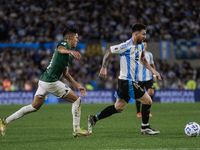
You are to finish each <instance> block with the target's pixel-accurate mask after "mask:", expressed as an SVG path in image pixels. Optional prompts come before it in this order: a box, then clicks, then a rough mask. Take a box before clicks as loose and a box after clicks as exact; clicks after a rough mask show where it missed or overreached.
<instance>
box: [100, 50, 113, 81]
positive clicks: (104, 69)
mask: <svg viewBox="0 0 200 150" xmlns="http://www.w3.org/2000/svg"><path fill="white" fill-rule="evenodd" d="M111 54H112V53H111V50H110V49H108V50H107V51H106V53H105V55H104V57H103V63H102V67H101V70H100V73H99V77H101V78H107V66H108V61H109V59H110V56H111Z"/></svg>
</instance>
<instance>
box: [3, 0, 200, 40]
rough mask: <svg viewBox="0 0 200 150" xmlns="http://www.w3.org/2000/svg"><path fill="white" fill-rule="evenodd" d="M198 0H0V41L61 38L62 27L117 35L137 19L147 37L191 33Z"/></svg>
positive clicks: (86, 34)
mask: <svg viewBox="0 0 200 150" xmlns="http://www.w3.org/2000/svg"><path fill="white" fill-rule="evenodd" d="M199 6H200V1H199V0H143V1H134V0H132V1H129V0H90V1H89V0H66V1H63V0H56V1H54V0H42V1H39V0H26V1H22V0H1V1H0V35H1V36H0V41H3V42H13V43H15V42H38V43H40V42H52V41H61V40H62V31H63V29H64V27H66V26H70V27H74V28H77V29H79V30H80V40H81V41H82V42H89V41H91V42H93V41H98V40H104V41H106V42H113V41H123V40H126V39H128V38H129V37H130V36H131V28H130V27H131V26H132V25H133V24H135V23H137V22H139V23H143V24H145V25H146V26H147V29H148V31H147V39H149V40H160V39H162V40H176V39H193V38H198V37H199V35H200V15H199V14H200V7H199Z"/></svg>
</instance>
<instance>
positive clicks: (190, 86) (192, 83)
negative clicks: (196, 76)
mask: <svg viewBox="0 0 200 150" xmlns="http://www.w3.org/2000/svg"><path fill="white" fill-rule="evenodd" d="M186 86H187V89H188V90H196V82H195V81H194V80H193V79H192V77H191V76H190V75H187V83H186Z"/></svg>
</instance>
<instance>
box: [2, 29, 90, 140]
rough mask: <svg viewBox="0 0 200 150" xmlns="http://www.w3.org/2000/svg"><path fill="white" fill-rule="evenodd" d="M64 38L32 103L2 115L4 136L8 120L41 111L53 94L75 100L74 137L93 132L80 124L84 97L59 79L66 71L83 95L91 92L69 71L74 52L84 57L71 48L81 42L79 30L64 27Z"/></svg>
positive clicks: (9, 121)
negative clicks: (82, 127)
mask: <svg viewBox="0 0 200 150" xmlns="http://www.w3.org/2000/svg"><path fill="white" fill-rule="evenodd" d="M63 38H64V41H63V42H61V44H59V45H58V46H57V48H56V49H55V52H54V54H53V57H52V59H51V62H50V63H49V66H48V67H47V69H46V71H45V72H44V73H43V74H42V75H41V77H40V80H39V83H38V89H37V91H36V93H35V97H34V100H33V102H32V104H30V105H27V106H24V107H22V108H21V109H20V110H18V111H17V112H15V113H14V114H12V115H11V116H9V117H7V118H2V119H0V127H1V134H2V136H4V135H5V131H6V126H7V125H8V124H10V123H11V122H12V121H13V120H16V119H18V118H21V117H23V116H24V115H26V114H28V113H31V112H36V111H38V110H39V109H40V107H41V106H42V105H43V104H44V102H45V100H46V99H47V98H48V96H49V95H50V94H53V95H55V96H57V97H58V98H62V99H65V100H67V101H69V102H71V103H73V104H72V115H73V135H74V137H77V136H87V135H89V132H88V131H87V130H83V129H81V128H80V115H81V98H80V97H79V96H78V95H77V94H76V93H75V92H74V91H72V90H71V89H70V88H69V87H68V86H67V85H65V84H64V83H62V82H61V81H59V78H60V76H61V75H62V76H63V77H64V78H65V79H67V80H68V81H69V82H70V83H71V84H72V85H74V86H75V87H77V89H78V90H79V91H80V93H81V96H87V93H86V89H85V88H84V87H82V86H81V85H80V84H79V83H77V82H76V81H75V80H74V79H73V78H72V77H71V75H70V74H69V72H68V70H69V62H70V59H71V56H74V57H75V58H76V59H80V58H81V55H80V53H79V52H77V51H73V50H70V49H71V48H75V47H76V45H77V43H78V30H76V29H70V28H65V30H64V31H63Z"/></svg>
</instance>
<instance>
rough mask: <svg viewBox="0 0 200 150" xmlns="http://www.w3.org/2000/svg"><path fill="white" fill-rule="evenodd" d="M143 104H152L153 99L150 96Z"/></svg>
mask: <svg viewBox="0 0 200 150" xmlns="http://www.w3.org/2000/svg"><path fill="white" fill-rule="evenodd" d="M142 104H144V105H151V104H152V100H151V99H150V98H149V99H148V100H146V101H144V102H143V103H142Z"/></svg>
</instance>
